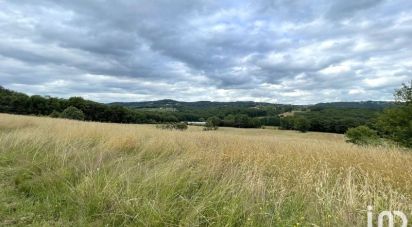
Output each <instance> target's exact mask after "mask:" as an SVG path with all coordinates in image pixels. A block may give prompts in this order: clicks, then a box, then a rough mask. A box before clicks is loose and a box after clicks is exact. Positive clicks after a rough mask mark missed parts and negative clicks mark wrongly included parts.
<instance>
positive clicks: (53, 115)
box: [49, 110, 61, 118]
mask: <svg viewBox="0 0 412 227" xmlns="http://www.w3.org/2000/svg"><path fill="white" fill-rule="evenodd" d="M60 115H61V113H60V112H58V111H56V110H53V112H51V114H50V115H49V117H52V118H59V117H60Z"/></svg>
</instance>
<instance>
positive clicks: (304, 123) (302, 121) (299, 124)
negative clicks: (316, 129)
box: [293, 117, 310, 132]
mask: <svg viewBox="0 0 412 227" xmlns="http://www.w3.org/2000/svg"><path fill="white" fill-rule="evenodd" d="M293 127H294V129H295V130H298V131H301V132H307V131H308V130H309V129H310V121H309V120H308V119H306V118H303V117H298V118H296V119H295V120H294V122H293Z"/></svg>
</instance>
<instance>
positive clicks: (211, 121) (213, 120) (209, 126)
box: [203, 117, 220, 131]
mask: <svg viewBox="0 0 412 227" xmlns="http://www.w3.org/2000/svg"><path fill="white" fill-rule="evenodd" d="M219 124H220V119H219V118H217V117H209V118H208V119H207V122H206V125H205V127H204V128H203V130H204V131H211V130H217V129H218V128H219V127H218V126H219Z"/></svg>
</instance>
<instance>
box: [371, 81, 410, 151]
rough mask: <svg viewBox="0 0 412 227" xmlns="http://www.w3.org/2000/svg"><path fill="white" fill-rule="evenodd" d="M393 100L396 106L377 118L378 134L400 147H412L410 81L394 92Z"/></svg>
mask: <svg viewBox="0 0 412 227" xmlns="http://www.w3.org/2000/svg"><path fill="white" fill-rule="evenodd" d="M395 98H396V100H397V101H398V105H397V106H396V107H394V108H390V109H387V110H385V111H384V112H383V113H382V114H381V115H380V116H379V118H378V121H377V123H376V127H377V128H378V129H379V132H380V134H381V135H382V136H383V137H385V138H388V139H390V140H393V141H395V142H397V143H399V144H400V145H402V146H406V147H412V81H411V85H410V86H409V87H408V86H407V85H406V84H403V85H402V88H401V89H399V90H396V92H395Z"/></svg>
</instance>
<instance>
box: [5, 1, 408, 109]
mask: <svg viewBox="0 0 412 227" xmlns="http://www.w3.org/2000/svg"><path fill="white" fill-rule="evenodd" d="M0 7H1V8H2V11H1V12H0V29H1V31H2V32H1V33H0V40H1V41H0V84H1V85H3V86H5V87H8V88H11V89H16V90H19V91H22V92H27V93H30V94H34V93H36V94H44V95H46V94H47V95H56V96H60V97H69V96H71V95H82V96H85V97H87V98H91V99H93V100H96V101H102V102H110V101H135V100H152V99H161V98H173V99H178V100H188V101H193V100H222V101H223V100H224V101H229V100H256V101H269V102H293V103H314V102H325V101H340V100H344V101H349V100H390V99H392V95H391V93H392V92H393V89H394V88H396V87H398V86H399V85H400V84H401V83H402V82H406V81H408V80H411V79H412V55H411V54H410V53H412V2H410V1H407V0H394V1H385V0H379V1H376V0H351V1H349V0H346V1H343V0H342V1H340V0H339V1H327V0H318V1H298V0H292V1H290V0H289V1H286V0H258V1H251V0H244V1H225V2H219V1H209V0H195V1H186V0H175V1H169V0H156V1H140V0H139V1H132V0H121V1H116V2H115V3H114V2H112V1H108V0H106V1H103V0H100V1H98V0H91V1H82V0H71V1H69V0H67V1H64V0H61V1H52V0H39V1H36V2H35V3H34V2H33V1H28V0H22V1H7V0H0Z"/></svg>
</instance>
